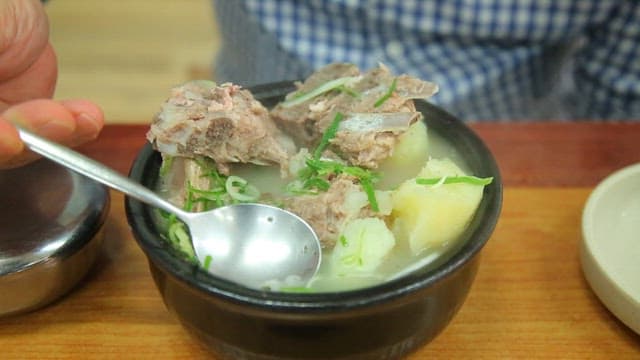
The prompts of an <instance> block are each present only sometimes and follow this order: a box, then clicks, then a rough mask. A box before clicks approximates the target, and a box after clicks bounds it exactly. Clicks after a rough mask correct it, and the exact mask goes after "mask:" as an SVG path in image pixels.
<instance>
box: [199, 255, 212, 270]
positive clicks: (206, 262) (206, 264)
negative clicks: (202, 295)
mask: <svg viewBox="0 0 640 360" xmlns="http://www.w3.org/2000/svg"><path fill="white" fill-rule="evenodd" d="M211 260H213V258H212V257H211V255H207V256H205V257H204V263H203V264H202V267H203V268H204V269H205V270H207V271H208V270H209V267H210V266H211Z"/></svg>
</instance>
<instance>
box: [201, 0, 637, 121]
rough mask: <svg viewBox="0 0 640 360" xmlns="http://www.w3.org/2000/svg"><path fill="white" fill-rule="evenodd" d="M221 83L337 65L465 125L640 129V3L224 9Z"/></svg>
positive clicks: (382, 1)
mask: <svg viewBox="0 0 640 360" xmlns="http://www.w3.org/2000/svg"><path fill="white" fill-rule="evenodd" d="M214 5H215V7H216V8H215V10H216V14H217V19H218V23H219V28H220V31H221V34H222V40H223V41H222V48H221V50H220V52H219V53H218V54H219V55H218V57H217V60H216V63H215V69H214V71H215V77H216V79H217V80H218V81H231V82H235V83H238V84H242V85H245V86H250V85H254V84H258V83H267V82H273V81H281V80H295V79H301V78H304V77H305V76H307V75H309V73H310V72H312V71H313V70H314V69H317V68H319V67H321V66H323V65H325V64H328V63H331V62H350V63H354V64H356V65H358V66H359V67H360V68H361V69H365V70H366V69H369V68H371V67H374V66H376V64H377V63H379V62H381V63H384V64H385V65H387V66H388V67H389V68H390V69H391V70H392V71H393V72H394V73H397V74H400V73H407V74H410V75H413V76H416V77H420V78H422V79H425V80H429V81H433V82H435V83H437V84H438V85H439V87H440V92H439V93H438V94H437V95H436V96H435V97H433V98H431V99H430V101H432V102H434V103H436V104H438V105H440V106H442V107H444V108H445V109H446V110H448V111H449V112H451V113H453V114H455V115H457V116H459V117H461V118H462V119H464V120H474V121H480V120H509V121H514V120H534V119H546V120H560V119H567V120H583V119H613V120H615V119H622V120H627V119H636V120H638V119H640V2H638V1H636V0H584V1H583V0H560V1H557V0H473V1H450V0H430V1H418V0H407V1H394V0H377V1H358V0H334V1H294V0H244V1H239V0H238V1H228V0H215V1H214Z"/></svg>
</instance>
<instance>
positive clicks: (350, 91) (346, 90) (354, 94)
mask: <svg viewBox="0 0 640 360" xmlns="http://www.w3.org/2000/svg"><path fill="white" fill-rule="evenodd" d="M336 90H338V91H341V92H343V93H346V94H348V95H351V96H352V97H354V98H359V97H360V96H362V95H361V94H360V93H359V92H357V91H355V90H353V89H351V88H348V87H347V86H346V85H340V86H338V87H337V88H336Z"/></svg>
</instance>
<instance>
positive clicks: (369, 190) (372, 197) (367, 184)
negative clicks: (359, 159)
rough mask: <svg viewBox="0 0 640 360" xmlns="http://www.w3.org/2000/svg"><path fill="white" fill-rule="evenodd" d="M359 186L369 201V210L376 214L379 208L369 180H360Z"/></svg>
mask: <svg viewBox="0 0 640 360" xmlns="http://www.w3.org/2000/svg"><path fill="white" fill-rule="evenodd" d="M360 185H362V190H364V192H365V194H367V199H368V200H369V204H371V210H373V211H375V212H378V211H380V207H379V206H378V200H377V199H376V192H375V190H374V189H373V184H372V183H371V180H369V179H361V180H360Z"/></svg>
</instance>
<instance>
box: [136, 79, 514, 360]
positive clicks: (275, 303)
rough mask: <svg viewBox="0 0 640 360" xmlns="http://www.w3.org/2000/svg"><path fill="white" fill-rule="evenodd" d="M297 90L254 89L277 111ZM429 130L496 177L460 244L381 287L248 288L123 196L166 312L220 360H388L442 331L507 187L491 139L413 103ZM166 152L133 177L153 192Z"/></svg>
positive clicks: (145, 156)
mask: <svg viewBox="0 0 640 360" xmlns="http://www.w3.org/2000/svg"><path fill="white" fill-rule="evenodd" d="M293 89H294V87H293V84H292V83H290V82H283V83H276V84H269V85H263V86H258V87H254V88H252V89H251V92H252V93H253V94H254V96H255V97H256V98H257V99H259V100H260V101H261V102H262V103H263V104H264V105H265V106H267V107H271V106H273V105H275V104H276V103H277V102H278V101H281V100H282V99H283V96H284V94H286V93H288V92H290V91H292V90H293ZM416 107H417V108H418V110H419V111H421V112H422V113H423V115H424V121H425V122H426V124H427V126H428V128H429V131H434V132H436V133H437V134H439V135H440V136H441V137H442V138H444V139H445V140H446V141H448V142H450V143H451V144H454V146H455V147H456V149H457V151H458V152H459V154H460V155H461V157H462V159H463V161H464V162H465V163H466V165H467V166H468V168H469V170H470V171H471V172H472V173H473V174H474V175H476V176H480V177H493V182H492V183H491V184H490V185H488V186H486V187H485V189H484V195H483V198H482V201H481V203H480V205H479V207H478V209H477V211H476V213H475V215H474V217H473V219H472V221H471V223H470V224H469V226H468V227H467V229H466V230H465V232H464V234H463V235H462V237H463V238H462V239H461V241H460V245H459V246H458V247H456V248H455V249H454V250H452V251H450V252H449V253H447V254H446V255H445V256H442V257H441V258H440V259H439V260H438V261H437V263H436V264H435V265H434V264H433V263H432V264H430V265H428V266H425V267H423V268H419V269H417V270H416V271H414V272H412V273H410V274H407V275H406V276H403V277H401V278H398V279H395V280H392V281H389V282H386V283H382V284H380V285H377V286H373V287H368V288H363V289H359V290H353V291H344V292H336V293H305V294H296V293H277V292H265V291H259V290H254V289H249V288H245V287H243V286H240V285H238V284H235V283H232V282H229V281H226V280H224V279H221V278H217V277H215V276H212V275H210V274H208V273H206V272H205V271H202V270H200V269H198V268H197V267H196V266H195V265H193V264H191V263H189V262H187V261H185V260H184V259H183V258H182V257H181V256H180V255H179V254H178V253H177V252H176V251H175V250H174V249H173V248H172V247H171V246H170V245H168V244H167V243H166V242H165V241H163V240H162V238H161V236H160V233H161V232H162V229H160V228H159V226H158V224H157V223H156V222H155V221H154V216H153V209H152V208H150V207H149V206H147V205H144V204H142V203H140V202H138V201H136V200H135V199H131V198H126V199H125V205H126V213H127V218H128V221H129V223H130V225H131V228H132V231H133V234H134V236H135V238H136V239H137V241H138V244H139V246H140V247H141V248H142V250H143V251H144V253H145V255H146V256H147V258H148V261H149V266H150V269H151V273H152V276H153V279H154V281H155V283H156V286H157V288H158V290H159V292H160V294H161V296H162V298H163V300H164V303H165V305H166V306H167V308H168V309H169V311H170V312H172V313H173V314H175V316H176V317H177V318H178V319H179V320H180V322H181V323H182V324H183V326H184V327H185V328H186V329H188V330H189V331H190V332H191V333H192V334H193V335H195V337H197V338H198V339H200V340H201V341H202V342H203V343H204V344H205V345H206V346H207V347H208V348H209V349H211V350H212V351H213V352H214V353H215V354H216V355H217V356H219V357H220V358H224V359H240V358H242V359H304V358H312V359H313V358H316V359H391V358H398V357H400V356H402V355H405V354H407V353H409V352H411V351H413V350H415V349H416V348H418V347H420V346H422V345H424V344H426V343H427V342H429V341H430V340H432V339H433V338H434V337H435V336H436V335H437V334H439V333H440V332H441V331H442V330H443V329H444V328H445V327H446V326H447V324H448V323H449V322H450V321H451V319H452V318H453V317H454V315H455V314H456V313H457V312H458V310H459V309H460V307H461V306H462V304H463V302H464V300H465V298H466V296H467V294H468V292H469V290H470V287H471V285H472V283H473V280H474V278H475V275H476V272H477V269H478V265H479V259H480V258H479V253H480V250H481V249H482V247H483V246H484V245H485V243H486V242H487V240H488V239H489V237H490V236H491V234H492V232H493V230H494V227H495V224H496V222H497V220H498V216H499V213H500V209H501V205H502V183H501V179H500V174H499V170H498V167H497V165H496V162H495V160H494V158H493V156H492V154H491V152H490V151H489V150H488V148H487V147H486V146H485V144H484V143H483V142H482V141H481V140H480V139H479V138H478V137H477V136H476V135H475V133H474V132H473V131H471V130H470V129H469V128H468V127H467V126H466V125H464V124H463V123H462V122H461V121H459V120H458V119H456V118H455V117H453V116H451V115H450V114H448V113H446V112H444V111H443V110H441V109H439V108H437V107H435V106H433V105H431V104H429V103H427V102H424V101H416ZM160 163H161V158H160V155H159V153H157V152H155V151H153V150H152V148H151V147H150V146H149V145H147V146H145V147H144V148H143V149H142V151H141V152H140V153H139V155H138V157H137V159H136V160H135V162H134V164H133V167H132V169H131V172H130V177H131V178H132V179H134V180H135V181H138V182H140V183H142V184H143V185H145V186H147V187H149V188H155V186H156V184H157V180H158V171H159V168H160Z"/></svg>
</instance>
